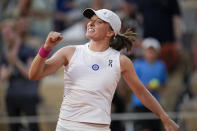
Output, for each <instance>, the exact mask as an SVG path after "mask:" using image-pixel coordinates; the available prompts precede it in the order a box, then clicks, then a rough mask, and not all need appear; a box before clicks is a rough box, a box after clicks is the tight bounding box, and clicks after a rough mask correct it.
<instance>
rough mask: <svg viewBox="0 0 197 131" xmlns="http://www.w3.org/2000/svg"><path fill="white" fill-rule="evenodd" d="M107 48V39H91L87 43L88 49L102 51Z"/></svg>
mask: <svg viewBox="0 0 197 131" xmlns="http://www.w3.org/2000/svg"><path fill="white" fill-rule="evenodd" d="M108 48H109V42H108V41H104V40H102V41H94V40H91V41H90V44H89V49H90V50H92V51H96V52H103V51H105V50H107V49H108Z"/></svg>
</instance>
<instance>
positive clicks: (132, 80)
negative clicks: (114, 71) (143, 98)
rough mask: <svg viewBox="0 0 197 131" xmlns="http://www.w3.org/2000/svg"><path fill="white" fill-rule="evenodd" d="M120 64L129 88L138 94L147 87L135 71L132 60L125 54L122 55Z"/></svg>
mask: <svg viewBox="0 0 197 131" xmlns="http://www.w3.org/2000/svg"><path fill="white" fill-rule="evenodd" d="M120 66H121V75H122V76H123V78H124V80H125V81H126V83H127V85H128V86H129V88H130V89H132V91H134V93H135V94H136V95H137V94H139V93H140V92H141V91H142V90H143V89H145V88H144V86H143V84H142V83H141V81H140V80H139V78H138V76H137V74H136V72H135V69H134V66H133V63H132V61H131V60H130V59H129V58H128V57H126V56H125V55H121V56H120Z"/></svg>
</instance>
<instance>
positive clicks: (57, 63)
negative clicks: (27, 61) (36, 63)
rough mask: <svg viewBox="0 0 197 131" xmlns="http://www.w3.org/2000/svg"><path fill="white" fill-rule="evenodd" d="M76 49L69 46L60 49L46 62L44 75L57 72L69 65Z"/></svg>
mask: <svg viewBox="0 0 197 131" xmlns="http://www.w3.org/2000/svg"><path fill="white" fill-rule="evenodd" d="M74 51H75V47H73V46H67V47H63V48H61V49H59V50H58V51H57V52H56V53H55V54H54V55H53V56H52V57H51V58H49V59H47V60H46V61H45V67H44V71H43V72H44V74H43V75H48V74H51V73H53V72H55V71H57V70H58V69H59V68H60V67H61V66H63V65H65V66H66V65H67V64H68V63H69V61H70V59H71V57H72V55H73V54H74Z"/></svg>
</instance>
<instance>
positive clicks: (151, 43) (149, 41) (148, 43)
mask: <svg viewBox="0 0 197 131" xmlns="http://www.w3.org/2000/svg"><path fill="white" fill-rule="evenodd" d="M142 47H143V48H144V49H147V48H150V47H152V48H154V49H155V50H156V51H159V50H160V48H161V46H160V43H159V41H158V40H157V39H155V38H146V39H144V40H143V42H142Z"/></svg>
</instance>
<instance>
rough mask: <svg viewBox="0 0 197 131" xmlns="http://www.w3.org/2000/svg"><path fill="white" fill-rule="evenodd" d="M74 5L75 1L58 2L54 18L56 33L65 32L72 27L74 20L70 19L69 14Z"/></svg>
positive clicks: (62, 0)
mask: <svg viewBox="0 0 197 131" xmlns="http://www.w3.org/2000/svg"><path fill="white" fill-rule="evenodd" d="M74 5H75V4H74V0H56V11H55V17H54V29H55V31H63V30H64V29H66V28H67V27H68V26H69V25H71V23H72V22H73V20H72V19H71V18H70V17H69V15H68V13H69V12H70V11H72V10H73V8H74Z"/></svg>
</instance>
